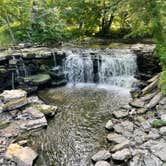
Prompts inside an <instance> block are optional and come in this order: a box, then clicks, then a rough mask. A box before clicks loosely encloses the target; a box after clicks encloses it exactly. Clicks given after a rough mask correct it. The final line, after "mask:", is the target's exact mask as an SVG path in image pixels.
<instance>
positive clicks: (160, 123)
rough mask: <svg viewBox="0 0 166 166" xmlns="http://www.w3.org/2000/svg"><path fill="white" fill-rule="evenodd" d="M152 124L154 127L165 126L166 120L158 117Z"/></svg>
mask: <svg viewBox="0 0 166 166" xmlns="http://www.w3.org/2000/svg"><path fill="white" fill-rule="evenodd" d="M152 126H153V127H155V128H160V127H163V126H166V120H160V119H156V120H153V122H152Z"/></svg>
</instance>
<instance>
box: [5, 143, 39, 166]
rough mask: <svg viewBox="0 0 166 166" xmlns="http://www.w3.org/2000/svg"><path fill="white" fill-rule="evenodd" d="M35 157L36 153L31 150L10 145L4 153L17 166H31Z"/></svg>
mask: <svg viewBox="0 0 166 166" xmlns="http://www.w3.org/2000/svg"><path fill="white" fill-rule="evenodd" d="M37 156H38V155H37V153H36V152H35V151H33V150H32V149H31V148H29V147H22V146H20V145H18V144H11V145H10V146H9V147H8V149H7V152H6V157H7V158H10V159H11V160H13V161H15V162H16V163H17V165H18V166H32V165H33V162H34V160H35V159H36V158H37Z"/></svg>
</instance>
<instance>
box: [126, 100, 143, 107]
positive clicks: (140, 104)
mask: <svg viewBox="0 0 166 166" xmlns="http://www.w3.org/2000/svg"><path fill="white" fill-rule="evenodd" d="M129 104H130V105H131V106H132V107H135V108H143V107H144V106H145V102H143V101H142V100H140V99H136V100H134V101H131V102H130V103H129Z"/></svg>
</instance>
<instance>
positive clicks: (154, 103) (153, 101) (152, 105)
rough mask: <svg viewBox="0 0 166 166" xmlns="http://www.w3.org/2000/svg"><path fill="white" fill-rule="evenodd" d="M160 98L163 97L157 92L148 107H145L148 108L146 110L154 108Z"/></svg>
mask: <svg viewBox="0 0 166 166" xmlns="http://www.w3.org/2000/svg"><path fill="white" fill-rule="evenodd" d="M162 97H163V95H162V93H161V92H159V93H158V94H157V95H155V96H154V97H153V98H152V99H151V100H150V102H149V103H148V105H147V108H148V109H151V108H153V107H155V106H156V105H157V104H158V103H159V101H160V100H161V99H162Z"/></svg>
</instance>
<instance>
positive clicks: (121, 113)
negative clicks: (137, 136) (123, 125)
mask: <svg viewBox="0 0 166 166" xmlns="http://www.w3.org/2000/svg"><path fill="white" fill-rule="evenodd" d="M112 115H113V116H114V117H115V118H117V119H120V118H125V117H127V116H128V111H127V110H118V111H114V112H113V113H112Z"/></svg>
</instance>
